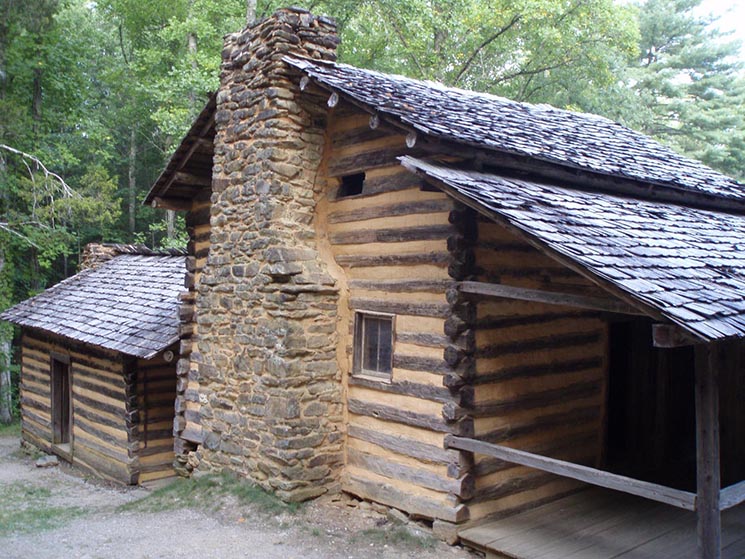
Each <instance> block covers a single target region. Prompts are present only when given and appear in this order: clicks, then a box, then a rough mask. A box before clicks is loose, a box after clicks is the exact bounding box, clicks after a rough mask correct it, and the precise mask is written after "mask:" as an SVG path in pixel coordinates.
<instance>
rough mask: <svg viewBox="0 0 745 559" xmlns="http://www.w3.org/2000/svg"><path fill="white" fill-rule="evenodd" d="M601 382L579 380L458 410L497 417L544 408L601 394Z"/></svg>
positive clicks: (475, 414) (481, 415) (479, 415)
mask: <svg viewBox="0 0 745 559" xmlns="http://www.w3.org/2000/svg"><path fill="white" fill-rule="evenodd" d="M600 390H601V383H600V382H599V381H590V382H578V383H575V384H570V385H569V386H566V387H562V388H553V389H550V390H543V391H540V392H533V393H530V394H526V395H520V396H518V397H513V398H510V399H505V400H499V401H492V402H484V403H481V404H477V405H476V406H474V407H473V408H472V409H469V410H456V412H457V411H461V412H462V413H467V414H468V415H470V416H471V417H496V416H498V415H501V414H504V413H507V412H510V411H515V410H529V409H536V408H542V407H546V406H550V405H555V404H558V403H565V402H567V401H569V400H579V399H583V398H588V397H590V396H595V395H598V394H600Z"/></svg>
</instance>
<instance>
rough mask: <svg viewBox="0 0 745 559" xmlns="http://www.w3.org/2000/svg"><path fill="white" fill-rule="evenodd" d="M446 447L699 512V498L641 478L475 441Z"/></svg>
mask: <svg viewBox="0 0 745 559" xmlns="http://www.w3.org/2000/svg"><path fill="white" fill-rule="evenodd" d="M445 447H446V448H457V449H459V450H467V451H469V452H476V453H478V454H484V455H486V456H492V457H494V458H499V459H500V460H505V461H506V462H511V463H513V464H520V465H521V466H527V467H528V468H535V469H536V470H541V471H544V472H548V473H551V474H556V475H558V476H562V477H568V478H571V479H576V480H578V481H583V482H585V483H590V484H592V485H598V486H600V487H606V488H608V489H614V490H616V491H622V492H624V493H630V494H631V495H637V496H639V497H644V498H645V499H650V500H652V501H659V502H660V503H665V504H668V505H673V506H675V507H678V508H682V509H686V510H696V495H694V494H693V493H690V492H688V491H681V490H680V489H673V488H672V487H665V486H664V485H658V484H656V483H649V482H646V481H640V480H638V479H633V478H630V477H626V476H621V475H618V474H612V473H610V472H604V471H602V470H596V469H595V468H590V467H588V466H581V465H579V464H574V463H572V462H566V461H564V460H557V459H555V458H548V457H547V456H541V455H539V454H532V453H530V452H525V451H522V450H517V449H514V448H509V447H506V446H501V445H496V444H491V443H487V442H484V441H478V440H475V439H466V438H463V437H455V436H452V435H446V436H445Z"/></svg>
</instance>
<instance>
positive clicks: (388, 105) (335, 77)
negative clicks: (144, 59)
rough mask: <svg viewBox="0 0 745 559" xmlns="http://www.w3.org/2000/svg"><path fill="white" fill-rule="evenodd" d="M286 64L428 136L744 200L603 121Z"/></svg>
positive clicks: (320, 66) (353, 72)
mask: <svg viewBox="0 0 745 559" xmlns="http://www.w3.org/2000/svg"><path fill="white" fill-rule="evenodd" d="M285 61H286V62H287V63H288V64H290V65H291V66H293V67H295V68H297V69H299V70H301V71H302V72H303V73H304V74H305V75H307V76H308V77H309V78H311V79H312V80H314V81H315V82H316V83H318V84H319V85H321V86H323V87H325V88H327V89H330V90H332V91H335V92H338V93H340V94H342V95H344V96H346V98H348V99H350V100H351V101H353V102H355V103H357V104H359V105H361V106H364V107H366V108H367V109H368V110H369V111H371V112H374V113H377V114H378V115H381V116H384V117H389V118H391V119H393V120H395V121H397V122H399V123H401V124H403V125H405V126H407V127H409V128H411V129H413V130H415V131H418V132H420V133H422V134H423V135H426V136H428V137H434V138H439V139H441V140H446V141H450V142H452V143H455V144H463V145H468V146H473V147H476V148H479V149H486V150H493V151H498V152H503V153H509V154H515V155H519V156H524V157H529V158H531V159H533V160H540V161H543V162H547V163H550V164H553V165H557V166H562V167H567V168H571V169H575V170H580V171H585V172H590V173H594V174H597V175H603V176H607V177H614V178H619V179H629V180H633V181H639V183H640V184H638V185H637V186H638V190H639V192H640V193H641V192H643V191H644V190H646V189H647V188H648V186H649V185H655V186H657V187H660V188H663V189H668V190H670V191H684V192H690V193H695V194H699V195H704V196H707V197H712V198H717V199H725V200H729V201H730V202H734V203H738V205H741V206H742V203H743V202H745V185H742V184H740V183H738V182H737V181H735V180H734V179H732V178H730V177H727V176H725V175H723V174H721V173H719V172H717V171H714V170H713V169H711V168H709V167H707V166H706V165H704V164H702V163H700V162H698V161H695V160H693V159H689V158H687V157H683V156H681V155H679V154H678V153H676V152H674V151H673V150H671V149H669V148H667V147H665V146H663V145H661V144H660V143H658V142H656V141H655V140H653V139H651V138H649V137H648V136H645V135H644V134H641V133H639V132H636V131H634V130H631V129H629V128H627V127H625V126H622V125H621V124H618V123H616V122H613V121H611V120H609V119H607V118H604V117H600V116H596V115H592V114H587V113H579V112H574V111H568V110H562V109H557V108H554V107H551V106H548V105H534V104H529V103H519V102H516V101H511V100H509V99H505V98H502V97H497V96H495V95H489V94H486V93H477V92H474V91H467V90H463V89H457V88H452V87H445V86H443V85H441V84H437V83H433V82H427V81H421V80H414V79H411V78H407V77H403V76H397V75H391V74H383V73H380V72H375V71H373V70H365V69H361V68H355V67H353V66H347V65H344V64H334V63H330V62H319V61H312V60H309V59H300V58H290V57H286V58H285ZM743 207H745V206H743Z"/></svg>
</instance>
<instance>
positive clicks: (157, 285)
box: [0, 253, 186, 358]
mask: <svg viewBox="0 0 745 559" xmlns="http://www.w3.org/2000/svg"><path fill="white" fill-rule="evenodd" d="M185 260H186V257H185V256H183V255H181V254H178V255H172V254H158V253H155V254H150V255H145V254H124V255H121V256H116V257H114V258H113V259H111V260H109V261H108V262H106V263H104V264H102V265H100V266H99V267H98V268H95V269H89V270H84V271H82V272H80V273H78V274H76V275H74V276H72V277H70V278H68V279H66V280H64V281H62V282H60V283H58V284H57V285H55V286H53V287H50V288H49V289H47V290H46V291H44V292H43V293H40V294H39V295H37V296H35V297H32V298H31V299H27V300H26V301H23V302H22V303H19V304H18V305H16V306H14V307H12V308H10V309H8V310H6V311H5V312H3V313H2V314H0V319H4V320H7V321H9V322H13V323H15V324H18V325H20V326H25V327H31V328H38V329H40V330H44V331H47V332H51V333H53V334H58V335H60V336H64V337H66V338H70V339H72V340H76V341H79V342H84V343H89V344H93V345H97V346H101V347H104V348H107V349H112V350H115V351H119V352H122V353H125V354H127V355H132V356H135V357H143V358H150V357H153V356H154V355H155V354H157V353H158V352H160V351H162V350H163V349H165V348H166V347H168V346H169V345H171V344H172V343H174V342H176V341H177V340H178V325H179V320H178V307H179V293H181V292H182V291H184V274H185Z"/></svg>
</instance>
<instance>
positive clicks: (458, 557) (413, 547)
mask: <svg viewBox="0 0 745 559" xmlns="http://www.w3.org/2000/svg"><path fill="white" fill-rule="evenodd" d="M149 495H150V492H149V491H148V490H146V489H142V488H131V487H119V486H114V485H109V484H106V483H104V482H101V481H99V480H97V479H89V478H86V477H84V476H83V475H81V473H80V472H79V471H78V470H77V469H75V468H70V467H69V466H68V465H66V464H62V465H60V466H58V467H52V468H43V469H42V468H36V467H35V466H34V459H33V458H32V457H29V456H27V455H25V454H24V453H23V452H21V451H20V446H19V441H18V439H17V438H15V437H0V556H2V557H4V558H8V559H16V558H17V559H29V558H33V559H46V558H50V559H51V558H69V557H76V558H84V559H172V558H174V557H194V558H197V559H213V558H214V559H232V558H262V559H264V558H265V559H275V558H276V559H292V558H297V559H300V558H303V559H306V558H307V559H358V558H359V559H363V558H371V557H380V558H383V559H394V558H395V559H398V558H406V557H411V558H421V559H443V558H453V559H474V558H475V557H477V555H474V554H472V553H470V552H468V551H467V550H464V549H462V548H460V547H450V546H447V545H445V544H443V543H441V542H438V541H436V540H434V539H432V538H431V536H430V535H429V533H428V532H427V531H426V529H424V528H422V527H420V526H418V525H417V524H414V523H408V524H406V525H403V526H402V525H398V524H395V523H394V522H392V521H391V520H389V519H388V518H387V516H386V515H385V514H384V513H383V511H382V510H381V511H376V510H373V509H372V508H371V507H370V506H369V505H368V504H367V503H358V502H357V501H355V500H354V499H350V498H347V497H341V498H340V497H335V498H333V499H332V498H328V499H325V500H324V499H321V500H317V501H314V502H313V503H311V504H308V505H305V506H303V507H301V508H300V509H299V510H297V511H294V512H281V513H279V514H269V513H267V512H266V511H265V510H262V509H261V507H260V506H259V505H258V504H250V505H238V504H236V502H234V501H231V499H230V498H225V499H223V500H221V501H220V502H218V503H212V504H211V506H210V507H209V510H201V507H200V510H198V509H195V508H193V507H192V508H184V507H181V508H179V507H167V508H166V509H165V510H159V511H157V512H143V511H142V510H137V508H138V506H139V505H140V501H141V500H143V499H147V498H148V496H149ZM147 502H148V501H147V500H146V501H144V503H147ZM122 507H124V509H122ZM133 507H134V510H132V509H133ZM140 508H142V507H140ZM3 511H5V512H3ZM24 515H25V516H24ZM3 524H4V525H5V526H3ZM9 527H10V528H9Z"/></svg>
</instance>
